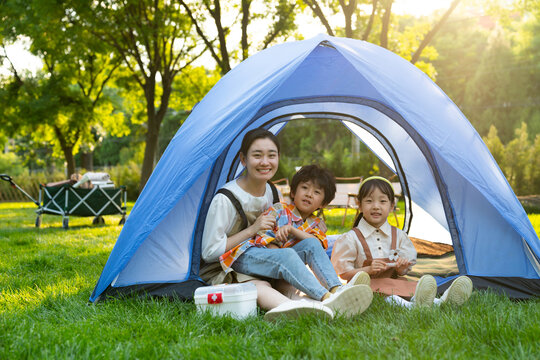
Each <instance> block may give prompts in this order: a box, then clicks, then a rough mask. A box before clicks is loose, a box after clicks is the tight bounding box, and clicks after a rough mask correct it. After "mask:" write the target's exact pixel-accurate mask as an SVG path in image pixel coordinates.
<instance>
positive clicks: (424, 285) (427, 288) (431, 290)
mask: <svg viewBox="0 0 540 360" xmlns="http://www.w3.org/2000/svg"><path fill="white" fill-rule="evenodd" d="M435 295H437V282H436V281H435V278H434V277H433V276H431V275H424V276H422V277H421V278H420V280H419V281H418V284H416V290H415V291H414V296H413V298H412V299H411V301H413V302H414V304H415V306H431V305H433V300H434V299H435Z"/></svg>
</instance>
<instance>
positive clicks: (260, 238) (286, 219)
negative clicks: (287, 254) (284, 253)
mask: <svg viewBox="0 0 540 360" xmlns="http://www.w3.org/2000/svg"><path fill="white" fill-rule="evenodd" d="M268 214H272V215H274V216H275V218H276V226H275V227H274V228H273V229H272V230H267V231H259V232H258V233H257V235H255V237H254V238H251V239H248V240H245V241H244V242H242V243H240V244H238V245H237V246H236V247H234V248H232V249H231V250H229V251H227V252H226V253H225V254H223V255H221V256H220V257H219V261H220V262H221V266H222V268H223V270H224V271H225V272H229V271H231V270H232V269H231V265H232V264H233V263H234V261H235V260H236V259H238V257H239V256H240V255H242V254H243V253H244V252H245V251H246V250H247V249H249V248H250V247H252V246H258V247H266V246H267V245H268V244H270V243H274V244H276V245H277V246H279V247H281V248H287V247H291V246H294V245H296V244H297V243H298V242H300V241H301V240H300V239H296V238H294V237H293V236H292V234H290V235H289V239H287V241H286V242H285V243H281V242H278V241H277V239H276V232H277V230H278V229H279V228H280V227H282V226H285V225H292V226H293V227H294V228H296V229H299V230H302V231H304V232H306V233H308V234H311V235H313V237H316V238H317V239H319V241H320V242H321V245H322V246H323V248H325V249H326V248H328V241H327V240H326V234H325V233H324V232H323V231H322V230H321V229H319V224H320V222H321V219H319V218H318V217H316V216H314V215H310V216H309V217H308V218H307V219H306V220H305V221H304V219H302V216H300V213H299V212H298V210H297V209H296V206H294V204H287V203H276V204H274V205H273V206H271V207H270V208H269V209H268V210H266V211H265V212H264V215H268Z"/></svg>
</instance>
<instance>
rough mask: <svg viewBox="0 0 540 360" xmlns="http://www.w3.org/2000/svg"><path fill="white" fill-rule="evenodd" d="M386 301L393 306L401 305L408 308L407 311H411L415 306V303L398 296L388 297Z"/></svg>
mask: <svg viewBox="0 0 540 360" xmlns="http://www.w3.org/2000/svg"><path fill="white" fill-rule="evenodd" d="M384 301H386V302H387V303H389V304H392V305H399V306H403V307H406V308H407V309H410V308H412V307H413V306H414V303H413V302H410V301H407V300H405V299H404V298H402V297H399V296H397V295H391V296H387V297H386V298H385V299H384Z"/></svg>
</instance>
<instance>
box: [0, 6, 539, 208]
mask: <svg viewBox="0 0 540 360" xmlns="http://www.w3.org/2000/svg"><path fill="white" fill-rule="evenodd" d="M0 6H1V10H2V11H1V14H0V16H1V18H2V22H1V25H0V31H1V33H0V45H1V50H0V60H1V61H2V71H1V75H0V83H1V84H2V86H1V87H0V125H1V126H0V144H2V150H3V151H2V153H1V154H0V173H7V174H9V175H11V176H12V177H13V178H14V180H15V181H16V182H17V183H18V184H19V185H20V186H21V187H22V188H25V189H27V190H28V191H29V192H30V193H31V194H33V195H36V194H37V191H38V184H39V183H47V182H52V181H58V180H63V179H66V178H68V177H69V175H70V174H72V173H75V172H77V173H84V172H86V171H106V172H109V173H110V174H111V177H112V179H113V180H114V181H115V182H116V184H121V185H125V186H127V188H128V197H129V199H130V200H135V199H136V198H137V196H138V194H139V192H140V189H141V188H142V187H143V186H144V184H145V183H146V180H147V179H148V177H149V176H150V174H151V172H152V169H153V168H154V166H155V164H156V163H157V161H158V160H159V158H160V156H161V154H162V153H163V152H164V151H165V148H166V147H167V144H168V143H169V141H170V140H171V139H172V137H173V136H174V134H175V133H176V131H177V130H178V129H179V128H180V126H181V125H182V123H183V122H184V120H185V119H186V118H187V116H188V115H189V113H190V111H191V109H192V108H193V107H194V106H195V105H196V104H197V102H198V101H200V100H201V99H202V97H204V95H205V94H206V93H207V92H208V91H209V90H210V88H211V87H212V86H213V85H214V84H215V83H216V82H217V81H218V80H219V79H220V77H221V76H223V75H225V74H226V73H227V72H228V71H229V70H230V69H231V68H232V67H234V66H235V65H236V64H238V63H239V62H240V61H242V60H243V59H245V58H246V57H248V56H249V55H252V54H254V53H256V52H257V51H260V50H262V49H265V48H267V47H269V46H272V45H274V44H278V43H282V42H284V41H293V40H297V39H303V38H309V37H311V36H314V35H315V34H316V33H318V32H325V33H328V34H330V35H335V36H347V37H352V38H357V39H363V40H366V41H369V42H372V43H375V44H378V45H380V46H383V47H385V48H387V49H389V50H391V51H393V52H395V53H397V54H399V55H400V56H402V57H403V58H405V59H407V60H409V61H411V62H412V63H414V64H415V65H416V66H417V67H419V68H420V69H421V70H422V71H424V72H425V73H426V74H427V75H428V76H429V77H430V78H431V79H432V80H434V81H435V82H436V83H437V85H438V86H440V87H441V88H442V90H443V91H445V92H446V94H447V95H448V96H449V97H450V98H451V99H452V100H453V101H454V102H455V103H456V104H457V105H458V107H459V108H460V109H461V110H462V112H463V113H464V114H465V116H466V117H467V118H468V119H469V121H470V122H471V123H472V125H473V126H474V127H475V128H476V130H477V131H478V132H479V133H480V135H481V136H482V137H483V139H484V141H485V143H486V145H487V146H488V148H489V149H490V151H491V153H492V154H493V156H494V158H495V160H496V161H497V163H498V164H499V166H500V168H501V170H502V171H503V173H504V174H505V176H506V178H507V179H508V181H509V183H510V185H511V186H512V188H513V189H514V191H515V192H516V194H517V195H522V196H525V195H534V194H540V135H539V134H540V91H539V90H540V89H539V87H540V23H539V22H538V17H539V16H540V15H539V14H540V2H539V1H537V0H535V1H526V0H516V1H503V0H489V1H475V0H453V1H450V0H438V1H421V0H419V1H411V0H402V1H399V0H396V1H390V0H375V1H373V0H369V1H349V2H347V1H331V0H324V1H302V0H298V1H296V0H295V1H291V0H289V1H286V0H271V1H262V0H260V1H254V0H249V1H247V0H244V1H217V0H215V1H142V0H140V1H139V0H138V1H134V0H124V1H96V2H93V3H92V4H91V5H90V6H89V5H88V2H86V1H75V0H71V1H51V0H39V1H38V0H35V1H24V2H20V1H2V2H1V3H0ZM21 49H25V51H26V53H25V54H23V55H22V56H23V57H21ZM17 50H18V51H17ZM28 64H31V65H28ZM279 137H280V138H281V141H282V143H283V146H282V148H283V149H284V151H283V154H282V160H281V162H280V169H279V172H278V174H276V179H279V178H283V177H289V178H290V177H291V176H292V174H293V173H294V169H295V167H297V166H299V165H303V164H307V163H312V162H318V163H320V164H321V165H323V166H325V167H328V168H330V169H331V170H332V171H333V172H334V174H335V175H336V176H340V177H348V176H364V177H365V176H368V175H372V174H382V175H384V176H390V175H391V173H390V172H389V170H388V169H386V168H385V167H384V165H382V163H381V162H380V161H379V160H378V159H377V158H376V157H375V156H374V155H373V154H372V153H371V152H370V151H369V149H367V148H366V147H365V145H363V144H362V143H360V142H359V141H358V140H357V139H356V138H355V137H354V135H351V134H350V133H349V132H348V131H347V130H346V129H345V128H344V127H343V126H342V125H340V124H333V123H326V122H324V121H321V122H320V123H319V124H317V125H316V126H308V125H307V124H302V123H296V124H294V125H291V126H287V127H286V128H285V130H284V131H283V132H282V133H281V134H280V135H279ZM13 200H26V199H25V198H24V195H22V194H21V193H19V192H17V191H15V190H11V189H10V188H9V186H8V184H7V183H5V182H2V183H1V184H0V201H13Z"/></svg>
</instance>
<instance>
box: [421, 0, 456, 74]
mask: <svg viewBox="0 0 540 360" xmlns="http://www.w3.org/2000/svg"><path fill="white" fill-rule="evenodd" d="M460 1H461V0H454V1H453V2H452V4H451V5H450V7H449V8H448V10H446V12H445V13H444V15H443V16H442V18H441V19H440V20H439V22H438V23H437V24H435V26H433V28H432V29H431V31H430V32H428V33H427V35H426V36H425V37H424V39H423V40H422V43H420V46H418V49H416V51H415V52H414V54H413V56H412V58H411V63H413V64H414V63H416V62H417V61H418V59H420V55H421V54H422V51H423V50H424V49H425V47H426V46H427V45H428V44H429V43H430V42H431V40H433V38H434V37H435V35H436V34H437V32H438V31H439V30H440V29H441V27H442V26H443V25H444V23H445V22H446V20H448V17H449V16H450V14H451V13H452V12H453V11H454V9H455V8H456V7H457V6H458V4H459V2H460Z"/></svg>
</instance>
